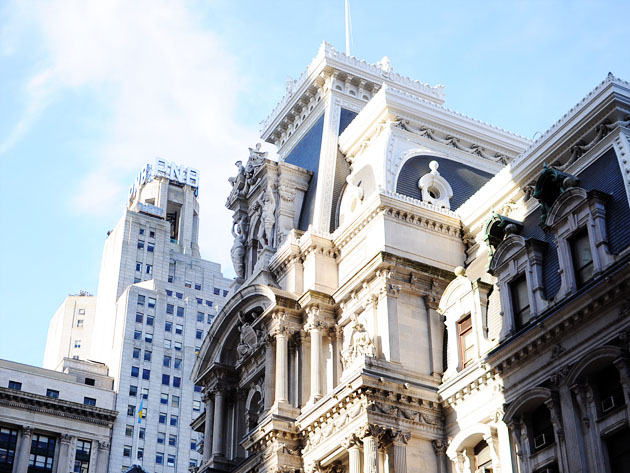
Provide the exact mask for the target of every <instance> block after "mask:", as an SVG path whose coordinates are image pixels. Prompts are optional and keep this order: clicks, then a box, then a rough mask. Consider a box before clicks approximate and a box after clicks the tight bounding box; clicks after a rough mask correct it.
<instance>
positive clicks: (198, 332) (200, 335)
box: [195, 330, 203, 340]
mask: <svg viewBox="0 0 630 473" xmlns="http://www.w3.org/2000/svg"><path fill="white" fill-rule="evenodd" d="M195 338H196V339H197V340H201V339H202V338H203V330H197V332H196V333H195Z"/></svg>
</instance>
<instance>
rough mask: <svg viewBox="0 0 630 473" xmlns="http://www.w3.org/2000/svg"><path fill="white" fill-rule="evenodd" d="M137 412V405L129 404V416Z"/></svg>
mask: <svg viewBox="0 0 630 473" xmlns="http://www.w3.org/2000/svg"><path fill="white" fill-rule="evenodd" d="M135 414H136V406H132V405H131V404H129V405H128V406H127V415H128V416H133V415H135Z"/></svg>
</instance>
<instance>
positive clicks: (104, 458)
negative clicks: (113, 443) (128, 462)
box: [95, 441, 110, 473]
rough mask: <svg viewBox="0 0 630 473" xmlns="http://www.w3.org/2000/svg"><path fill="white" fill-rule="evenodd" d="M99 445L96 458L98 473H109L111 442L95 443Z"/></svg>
mask: <svg viewBox="0 0 630 473" xmlns="http://www.w3.org/2000/svg"><path fill="white" fill-rule="evenodd" d="M95 443H97V444H98V455H97V457H96V473H107V464H108V463H109V447H110V445H109V442H103V441H99V442H95Z"/></svg>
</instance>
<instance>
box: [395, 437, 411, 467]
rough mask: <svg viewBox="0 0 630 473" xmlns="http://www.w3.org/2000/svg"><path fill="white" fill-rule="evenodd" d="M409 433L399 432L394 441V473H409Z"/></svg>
mask: <svg viewBox="0 0 630 473" xmlns="http://www.w3.org/2000/svg"><path fill="white" fill-rule="evenodd" d="M409 437H410V434H409V432H398V433H396V435H395V436H394V439H393V441H392V454H393V457H394V473H407V442H409Z"/></svg>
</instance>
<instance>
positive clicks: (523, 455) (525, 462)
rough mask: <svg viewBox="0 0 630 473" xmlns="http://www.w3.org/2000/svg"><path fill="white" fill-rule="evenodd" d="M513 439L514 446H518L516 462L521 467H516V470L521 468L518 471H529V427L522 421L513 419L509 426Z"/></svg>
mask: <svg viewBox="0 0 630 473" xmlns="http://www.w3.org/2000/svg"><path fill="white" fill-rule="evenodd" d="M508 427H509V429H510V432H511V433H512V437H513V439H514V445H516V461H517V463H519V465H514V467H515V469H517V468H520V469H519V470H518V471H523V472H528V471H529V454H530V451H529V440H528V437H527V427H526V425H525V422H523V420H522V419H513V420H512V422H510V423H509V424H508Z"/></svg>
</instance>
